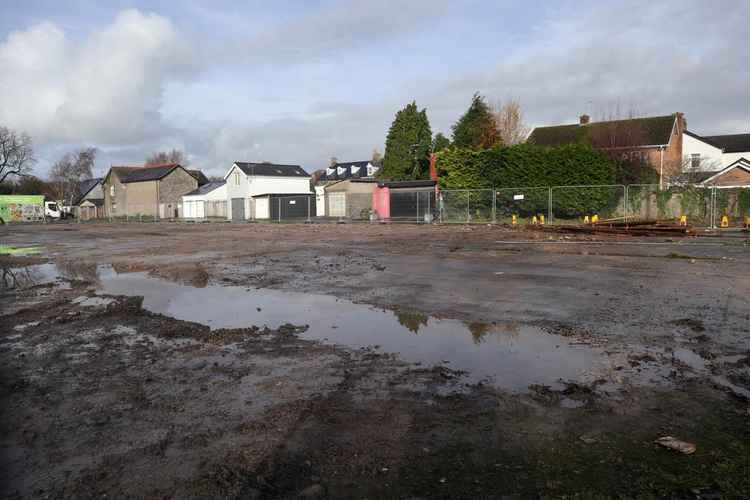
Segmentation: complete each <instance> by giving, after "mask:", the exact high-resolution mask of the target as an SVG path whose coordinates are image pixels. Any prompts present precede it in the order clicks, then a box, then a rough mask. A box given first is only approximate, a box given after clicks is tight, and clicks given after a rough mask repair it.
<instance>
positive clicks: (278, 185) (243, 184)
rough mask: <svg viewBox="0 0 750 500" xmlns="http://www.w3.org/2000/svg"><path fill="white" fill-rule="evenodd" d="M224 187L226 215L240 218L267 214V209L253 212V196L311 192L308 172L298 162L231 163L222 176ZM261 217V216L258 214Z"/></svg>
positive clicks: (244, 218) (261, 202)
mask: <svg viewBox="0 0 750 500" xmlns="http://www.w3.org/2000/svg"><path fill="white" fill-rule="evenodd" d="M224 180H225V181H226V186H227V218H228V219H230V220H235V221H241V220H249V219H256V218H266V217H270V215H271V213H270V210H265V209H263V207H262V205H263V203H265V201H260V202H259V203H260V205H261V208H262V210H261V211H260V212H258V213H257V214H256V200H255V198H254V197H256V196H258V197H261V195H266V198H264V200H267V199H268V198H267V195H274V194H284V195H300V194H310V174H308V173H307V172H305V170H304V169H303V168H302V167H300V166H299V165H279V164H274V163H246V162H234V163H233V164H232V166H231V167H230V168H229V170H228V171H227V173H226V175H225V176H224ZM261 216H262V217H261Z"/></svg>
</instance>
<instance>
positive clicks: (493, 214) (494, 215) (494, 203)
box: [492, 189, 497, 224]
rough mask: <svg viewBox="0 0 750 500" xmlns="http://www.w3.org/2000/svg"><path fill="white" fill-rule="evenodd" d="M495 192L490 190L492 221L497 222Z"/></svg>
mask: <svg viewBox="0 0 750 500" xmlns="http://www.w3.org/2000/svg"><path fill="white" fill-rule="evenodd" d="M496 205H497V192H496V191H495V190H494V189H493V190H492V223H493V224H497V206H496Z"/></svg>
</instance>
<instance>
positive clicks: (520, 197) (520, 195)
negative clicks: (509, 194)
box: [513, 194, 523, 200]
mask: <svg viewBox="0 0 750 500" xmlns="http://www.w3.org/2000/svg"><path fill="white" fill-rule="evenodd" d="M513 199H514V200H523V195H522V194H514V195H513Z"/></svg>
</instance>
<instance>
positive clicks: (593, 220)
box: [591, 214, 599, 224]
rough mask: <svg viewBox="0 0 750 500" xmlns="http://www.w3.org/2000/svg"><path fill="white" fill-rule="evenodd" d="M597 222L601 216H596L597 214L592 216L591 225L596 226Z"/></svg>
mask: <svg viewBox="0 0 750 500" xmlns="http://www.w3.org/2000/svg"><path fill="white" fill-rule="evenodd" d="M597 222H599V216H598V215H596V214H594V215H592V216H591V223H592V224H596V223H597Z"/></svg>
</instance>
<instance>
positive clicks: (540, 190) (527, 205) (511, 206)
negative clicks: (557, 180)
mask: <svg viewBox="0 0 750 500" xmlns="http://www.w3.org/2000/svg"><path fill="white" fill-rule="evenodd" d="M549 193H550V188H548V187H526V188H502V189H497V190H495V221H496V222H498V223H500V224H512V223H513V221H514V218H513V217H514V216H515V222H516V223H517V224H530V223H531V221H532V218H533V217H537V220H539V219H540V217H539V216H540V215H543V216H544V217H549V210H550V206H549Z"/></svg>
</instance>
